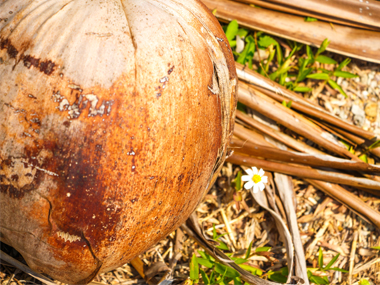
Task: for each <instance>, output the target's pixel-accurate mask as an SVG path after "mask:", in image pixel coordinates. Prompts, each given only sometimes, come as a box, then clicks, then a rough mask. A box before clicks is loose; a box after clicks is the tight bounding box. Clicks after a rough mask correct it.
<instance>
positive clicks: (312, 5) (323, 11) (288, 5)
mask: <svg viewBox="0 0 380 285" xmlns="http://www.w3.org/2000/svg"><path fill="white" fill-rule="evenodd" d="M235 1H236V2H242V3H246V4H254V5H258V6H260V7H264V8H268V9H272V10H278V11H281V12H285V13H290V14H295V15H300V16H308V17H314V18H317V19H320V20H324V21H327V22H332V23H338V24H342V25H346V26H352V27H358V28H362V29H369V30H377V31H380V21H379V20H380V18H379V16H380V5H379V3H378V2H376V1H374V0H367V1H356V0H333V1H319V0H292V1H286V0H265V1H263V0H235Z"/></svg>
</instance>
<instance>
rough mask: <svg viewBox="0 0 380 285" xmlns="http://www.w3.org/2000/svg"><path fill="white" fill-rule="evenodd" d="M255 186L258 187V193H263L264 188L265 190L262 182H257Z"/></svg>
mask: <svg viewBox="0 0 380 285" xmlns="http://www.w3.org/2000/svg"><path fill="white" fill-rule="evenodd" d="M257 185H258V186H259V188H260V191H263V190H264V188H265V185H264V183H263V182H259V183H257Z"/></svg>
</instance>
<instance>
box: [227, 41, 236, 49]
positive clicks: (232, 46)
mask: <svg viewBox="0 0 380 285" xmlns="http://www.w3.org/2000/svg"><path fill="white" fill-rule="evenodd" d="M228 43H229V44H230V47H231V48H234V47H236V41H229V42H228Z"/></svg>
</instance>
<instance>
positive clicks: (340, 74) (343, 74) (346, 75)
mask: <svg viewBox="0 0 380 285" xmlns="http://www.w3.org/2000/svg"><path fill="white" fill-rule="evenodd" d="M334 75H335V76H338V77H343V78H357V77H359V75H356V74H352V73H350V72H346V71H340V70H335V71H334Z"/></svg>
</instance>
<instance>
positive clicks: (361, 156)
mask: <svg viewBox="0 0 380 285" xmlns="http://www.w3.org/2000/svg"><path fill="white" fill-rule="evenodd" d="M359 158H360V159H361V160H363V161H364V162H365V163H368V156H367V155H366V154H362V155H360V156H359Z"/></svg>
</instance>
